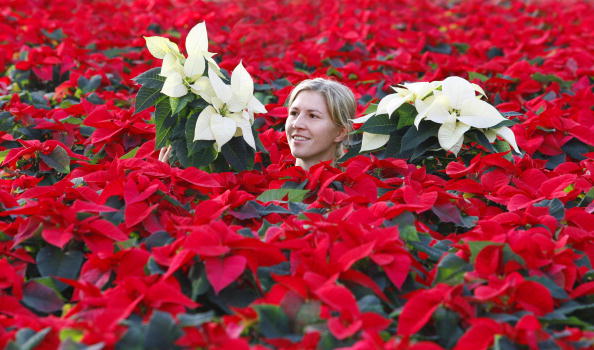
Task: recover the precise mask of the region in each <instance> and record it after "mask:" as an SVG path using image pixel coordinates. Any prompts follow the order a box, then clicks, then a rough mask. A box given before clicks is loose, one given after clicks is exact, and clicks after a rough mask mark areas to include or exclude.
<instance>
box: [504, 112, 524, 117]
mask: <svg viewBox="0 0 594 350" xmlns="http://www.w3.org/2000/svg"><path fill="white" fill-rule="evenodd" d="M501 115H502V116H504V117H517V116H521V115H524V114H522V113H520V112H501Z"/></svg>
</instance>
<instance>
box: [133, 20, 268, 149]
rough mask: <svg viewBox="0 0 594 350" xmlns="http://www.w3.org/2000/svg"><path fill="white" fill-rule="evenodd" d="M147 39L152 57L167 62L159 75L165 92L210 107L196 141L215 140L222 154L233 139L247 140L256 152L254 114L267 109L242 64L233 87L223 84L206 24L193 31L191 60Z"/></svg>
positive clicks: (233, 77) (168, 45)
mask: <svg viewBox="0 0 594 350" xmlns="http://www.w3.org/2000/svg"><path fill="white" fill-rule="evenodd" d="M144 38H145V40H146V45H147V48H148V50H149V51H150V53H151V54H152V55H153V56H154V57H155V58H159V59H162V60H163V63H162V65H161V71H160V73H159V75H161V76H163V77H165V82H164V84H163V87H162V89H161V92H162V93H163V94H165V95H167V96H169V97H174V98H179V97H183V96H185V95H186V94H188V93H190V92H191V93H194V94H196V95H197V96H199V97H201V98H202V99H203V100H204V101H206V102H207V103H208V104H209V106H207V107H206V108H204V109H203V110H202V111H201V113H200V114H199V116H198V120H197V122H196V130H195V133H194V140H214V141H215V142H216V148H217V150H218V151H221V147H222V146H223V145H224V144H225V143H227V142H229V140H231V138H232V137H234V136H243V138H244V140H245V142H246V143H247V144H248V145H250V146H251V147H252V148H254V149H255V148H256V142H255V140H254V136H253V134H252V129H251V127H252V124H253V122H254V113H266V108H265V107H264V105H263V104H262V103H261V102H260V101H258V99H257V98H256V97H254V82H253V80H252V77H251V76H250V74H249V73H248V71H247V70H246V69H245V67H244V66H243V64H242V63H241V62H240V63H239V64H238V65H237V66H236V67H235V69H234V70H233V73H232V75H231V84H230V85H227V84H226V83H225V82H223V80H222V79H221V77H222V76H223V74H222V73H221V70H220V68H219V66H218V65H217V63H216V62H215V61H214V60H213V59H212V57H213V56H214V55H215V53H212V52H209V51H208V33H207V31H206V24H205V23H204V22H201V23H198V24H196V25H195V26H194V27H192V29H190V31H189V33H188V35H187V37H186V40H185V48H186V52H187V53H188V57H187V58H186V57H184V55H183V54H182V53H181V52H180V51H179V48H178V46H177V45H176V44H175V43H173V42H171V41H170V40H169V39H167V38H163V37H159V36H151V37H144ZM205 72H207V75H204V73H205Z"/></svg>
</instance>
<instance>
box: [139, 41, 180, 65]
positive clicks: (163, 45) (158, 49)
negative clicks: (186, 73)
mask: <svg viewBox="0 0 594 350" xmlns="http://www.w3.org/2000/svg"><path fill="white" fill-rule="evenodd" d="M143 38H144V40H145V41H146V47H147V48H148V50H149V52H150V53H151V55H153V56H154V57H155V58H158V59H161V60H162V59H163V58H164V57H165V55H166V54H173V55H177V56H181V53H180V52H179V48H178V47H177V44H176V43H174V42H171V40H169V39H167V38H164V37H162V36H145V37H143Z"/></svg>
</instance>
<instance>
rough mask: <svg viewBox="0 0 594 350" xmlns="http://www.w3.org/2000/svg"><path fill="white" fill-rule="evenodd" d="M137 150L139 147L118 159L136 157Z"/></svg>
mask: <svg viewBox="0 0 594 350" xmlns="http://www.w3.org/2000/svg"><path fill="white" fill-rule="evenodd" d="M139 148H140V146H138V147H135V148H133V149H132V150H130V152H128V153H126V154H124V155H123V156H121V157H120V159H130V158H134V157H136V153H138V149H139Z"/></svg>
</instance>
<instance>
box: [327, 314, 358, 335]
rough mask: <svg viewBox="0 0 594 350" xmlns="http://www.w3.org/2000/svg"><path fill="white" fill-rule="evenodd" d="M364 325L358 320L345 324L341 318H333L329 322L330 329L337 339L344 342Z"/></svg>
mask: <svg viewBox="0 0 594 350" xmlns="http://www.w3.org/2000/svg"><path fill="white" fill-rule="evenodd" d="M362 323H363V322H362V321H361V320H356V321H354V322H348V323H346V324H344V323H343V321H342V320H341V318H340V317H332V318H331V319H329V320H328V329H329V330H330V332H331V333H332V335H334V336H335V337H336V338H337V339H339V340H342V339H345V338H348V337H350V336H351V335H353V334H355V333H356V332H357V331H358V330H359V329H360V328H361V324H362Z"/></svg>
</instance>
